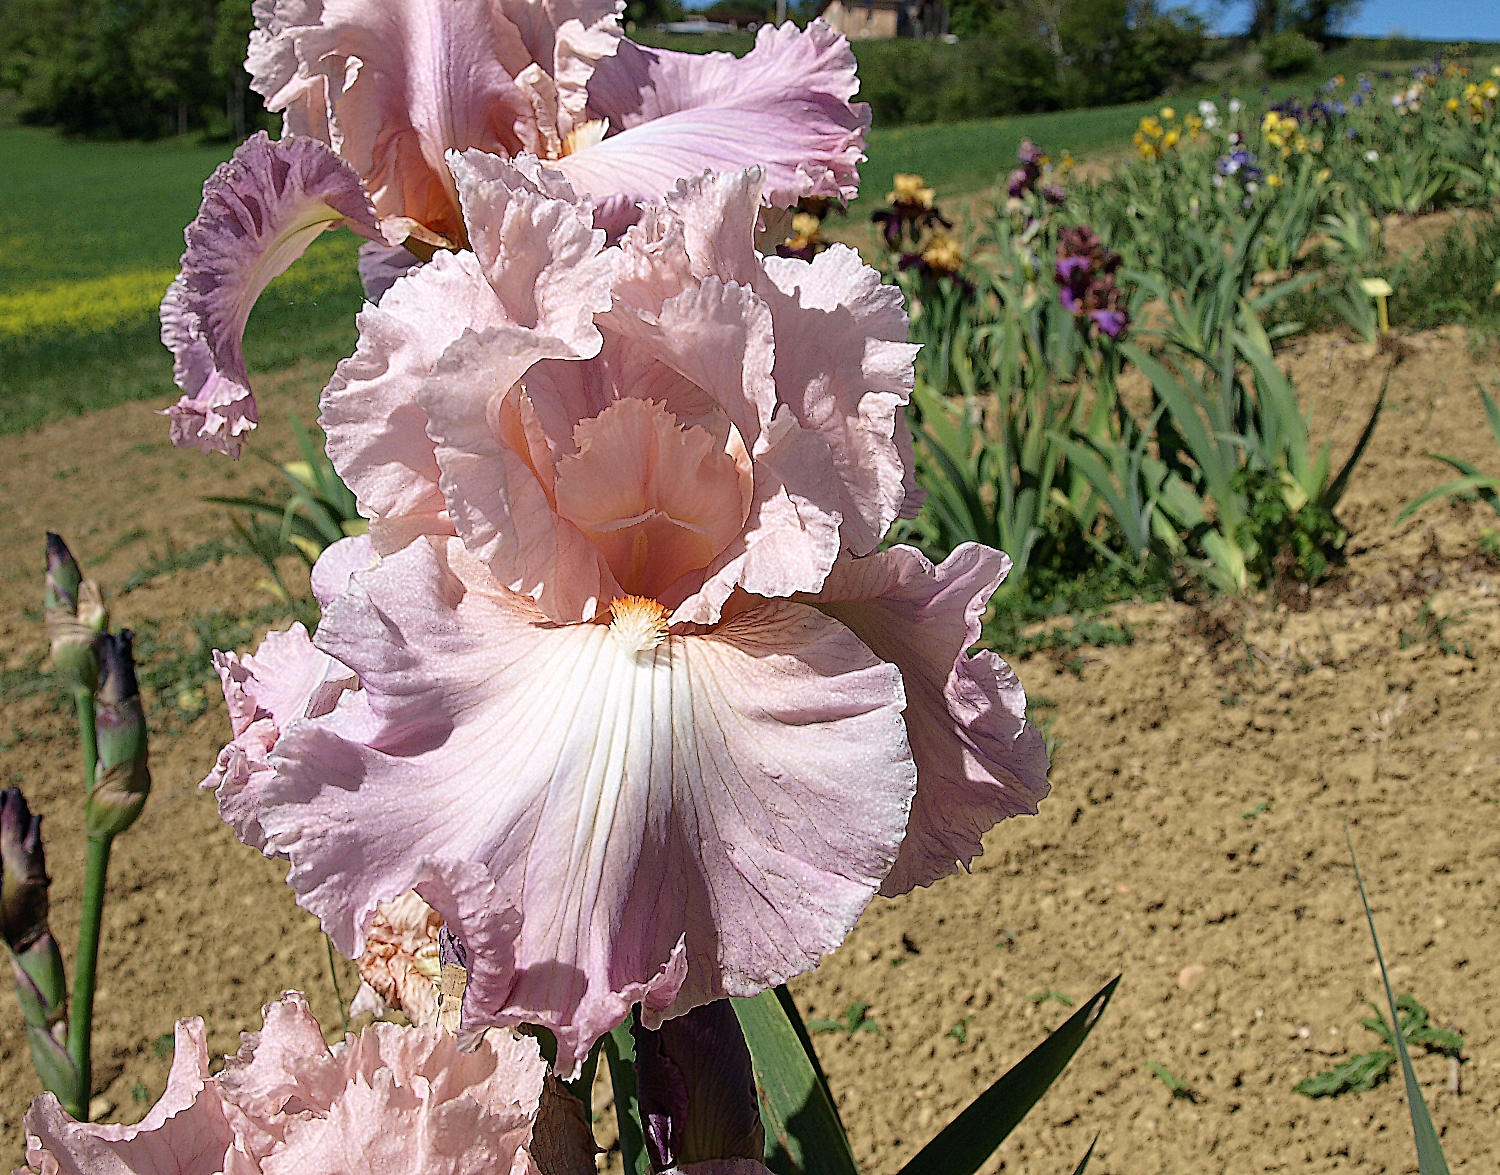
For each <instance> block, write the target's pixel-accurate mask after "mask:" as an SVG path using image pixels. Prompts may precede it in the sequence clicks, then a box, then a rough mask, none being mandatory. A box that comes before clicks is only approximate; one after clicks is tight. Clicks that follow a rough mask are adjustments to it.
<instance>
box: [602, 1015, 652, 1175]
mask: <svg viewBox="0 0 1500 1175" xmlns="http://www.w3.org/2000/svg"><path fill="white" fill-rule="evenodd" d="M632 1018H633V1017H632ZM630 1024H631V1020H629V1019H627V1020H626V1021H625V1023H623V1024H621V1025H620V1026H619V1027H618V1028H616V1029H614V1031H612V1032H611V1033H610V1034H609V1035H608V1036H606V1037H604V1058H605V1060H606V1061H608V1063H609V1084H610V1088H611V1089H613V1090H614V1095H615V1115H616V1117H618V1118H619V1120H620V1157H621V1158H622V1159H624V1161H625V1175H651V1157H650V1156H649V1155H648V1154H647V1153H646V1134H645V1131H643V1130H642V1129H641V1107H640V1099H639V1097H638V1095H637V1093H636V1084H635V1038H634V1037H633V1036H631V1035H630Z"/></svg>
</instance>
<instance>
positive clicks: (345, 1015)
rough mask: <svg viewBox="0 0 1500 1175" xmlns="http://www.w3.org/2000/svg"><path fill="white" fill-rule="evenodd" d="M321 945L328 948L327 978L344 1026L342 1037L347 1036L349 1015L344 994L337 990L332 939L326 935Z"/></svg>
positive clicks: (336, 967) (337, 973)
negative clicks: (330, 982)
mask: <svg viewBox="0 0 1500 1175" xmlns="http://www.w3.org/2000/svg"><path fill="white" fill-rule="evenodd" d="M323 945H324V946H325V947H327V948H328V977H329V978H330V979H332V980H333V997H334V999H336V1000H338V1002H339V1022H340V1023H341V1024H343V1026H344V1035H345V1036H348V1035H349V1014H348V1013H347V1012H345V1011H344V993H343V992H342V991H340V990H339V969H338V964H336V963H335V962H334V961H333V939H331V938H329V937H328V936H327V935H326V934H325V935H324V936H323Z"/></svg>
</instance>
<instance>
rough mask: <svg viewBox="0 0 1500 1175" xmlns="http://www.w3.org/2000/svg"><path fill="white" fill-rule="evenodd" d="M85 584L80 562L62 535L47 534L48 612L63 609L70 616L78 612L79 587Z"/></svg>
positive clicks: (45, 600)
mask: <svg viewBox="0 0 1500 1175" xmlns="http://www.w3.org/2000/svg"><path fill="white" fill-rule="evenodd" d="M82 582H83V572H81V571H79V570H78V561H77V560H76V559H74V558H73V552H72V551H70V550H68V544H67V543H65V542H63V541H62V536H61V535H56V534H53V533H52V532H51V531H50V530H49V531H48V532H47V581H46V584H47V586H46V591H45V593H44V595H43V605H44V606H45V607H46V609H47V611H48V612H51V611H54V610H56V609H62V610H65V611H67V612H68V613H70V614H73V613H76V612H77V611H78V585H79V584H81V583H82Z"/></svg>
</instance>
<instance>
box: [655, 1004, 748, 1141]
mask: <svg viewBox="0 0 1500 1175" xmlns="http://www.w3.org/2000/svg"><path fill="white" fill-rule="evenodd" d="M631 1033H632V1035H633V1036H634V1038H635V1071H636V1079H637V1082H638V1088H639V1091H640V1106H641V1123H642V1126H643V1127H644V1128H645V1134H646V1147H647V1149H648V1150H649V1151H650V1152H651V1161H652V1169H653V1170H657V1171H664V1170H669V1169H676V1168H679V1167H688V1166H689V1165H691V1164H695V1163H706V1162H711V1161H713V1160H716V1159H717V1160H724V1159H739V1158H744V1159H756V1158H759V1157H760V1156H761V1155H762V1154H763V1153H764V1146H765V1143H764V1132H763V1130H762V1127H761V1122H760V1107H759V1102H758V1099H757V1094H756V1088H755V1073H754V1070H753V1069H752V1067H751V1063H750V1050H749V1048H747V1047H746V1045H745V1034H744V1032H743V1031H742V1030H741V1029H740V1025H739V1018H738V1017H737V1016H736V1015H735V1013H734V1011H733V1009H732V1008H731V1007H730V1005H729V1001H728V1000H716V1001H714V1002H713V1003H711V1004H705V1005H702V1006H701V1007H697V1008H694V1009H693V1010H692V1011H691V1012H689V1013H687V1015H685V1016H677V1017H674V1018H673V1019H671V1020H666V1021H663V1022H662V1025H661V1027H660V1028H658V1029H654V1030H652V1029H647V1028H643V1027H642V1026H641V1025H640V1024H639V1023H637V1024H634V1025H632V1027H631Z"/></svg>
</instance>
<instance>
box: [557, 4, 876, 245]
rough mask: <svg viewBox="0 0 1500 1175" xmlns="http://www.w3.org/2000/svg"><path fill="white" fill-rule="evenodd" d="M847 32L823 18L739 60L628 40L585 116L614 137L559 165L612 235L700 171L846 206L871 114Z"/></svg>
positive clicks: (599, 78)
mask: <svg viewBox="0 0 1500 1175" xmlns="http://www.w3.org/2000/svg"><path fill="white" fill-rule="evenodd" d="M854 70H855V62H854V53H853V51H852V50H851V49H850V48H849V42H848V41H847V40H845V39H844V37H843V35H842V34H840V33H836V32H834V31H833V29H832V28H830V27H829V26H828V25H827V24H826V23H824V22H823V21H821V20H816V21H814V22H813V23H812V24H811V25H809V26H808V27H807V28H806V29H798V28H797V27H796V26H795V25H792V24H790V23H788V24H784V25H782V26H781V27H780V28H772V27H771V26H769V25H768V26H766V27H765V28H762V29H761V31H760V34H759V36H758V37H757V39H756V43H755V48H754V49H753V50H752V51H751V52H750V53H748V54H747V55H746V56H744V57H742V58H735V57H733V56H731V55H730V54H728V53H706V54H697V53H676V52H673V51H671V50H668V49H650V48H646V47H644V46H640V45H636V44H634V43H633V42H630V41H623V42H621V44H620V47H619V49H618V51H617V52H616V53H615V54H614V55H613V56H611V57H606V58H603V59H601V60H600V61H599V62H598V63H597V65H596V67H595V70H594V75H593V77H592V78H590V79H589V90H588V92H589V111H590V113H592V114H594V115H595V116H596V117H600V118H606V119H608V120H609V123H610V126H611V127H612V128H615V129H616V131H618V132H619V133H616V134H612V135H611V136H609V137H607V138H606V139H604V140H603V142H601V143H598V144H596V145H594V146H592V147H588V148H585V149H584V150H581V151H578V152H575V153H574V154H571V155H567V156H564V157H563V158H562V159H559V160H556V161H554V162H552V163H551V164H549V166H552V167H556V168H557V169H558V170H559V171H561V172H562V173H563V174H564V175H565V176H567V177H568V179H569V180H570V181H571V182H572V183H573V186H574V187H575V188H576V189H578V191H580V192H586V193H588V194H589V195H591V196H592V197H593V198H594V201H595V203H596V206H597V211H596V213H595V217H596V222H597V223H598V224H599V225H600V226H601V227H602V228H606V229H608V230H609V231H610V232H611V233H618V232H620V231H623V230H624V228H625V227H626V226H628V225H629V224H630V223H631V222H632V221H634V220H635V218H636V207H635V206H636V205H637V204H638V203H639V202H640V201H642V200H651V199H660V198H661V197H662V196H664V195H665V194H666V193H667V192H669V191H671V190H672V187H673V185H674V184H675V183H676V181H677V180H679V179H682V178H685V177H689V176H696V175H701V174H702V173H703V172H704V171H739V170H740V169H742V168H745V167H749V166H752V165H759V166H762V167H764V168H765V169H766V187H765V190H764V191H763V193H762V199H763V200H764V201H765V202H766V203H767V204H771V205H775V206H777V207H783V208H784V207H787V206H789V205H792V204H795V203H796V202H797V201H798V200H800V199H801V198H802V197H804V196H827V197H830V198H832V199H836V200H845V201H847V200H851V199H853V198H854V196H855V195H856V194H857V193H858V190H859V171H858V164H859V161H860V160H861V159H863V158H864V143H865V135H866V134H867V133H868V131H869V128H870V108H869V106H868V105H866V104H865V103H863V102H859V103H854V102H851V101H850V99H851V98H853V96H854V94H855V92H856V91H857V90H858V89H859V81H858V79H857V78H856V77H855V72H854Z"/></svg>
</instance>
